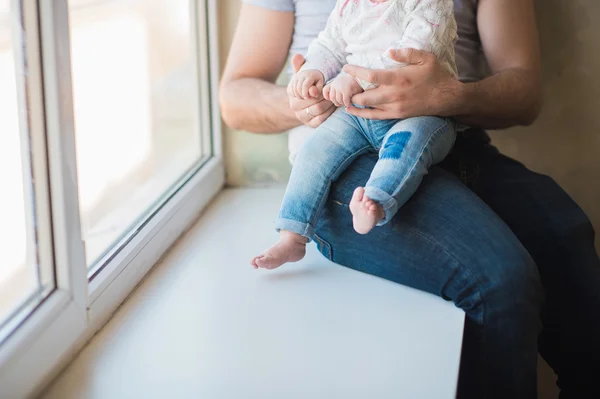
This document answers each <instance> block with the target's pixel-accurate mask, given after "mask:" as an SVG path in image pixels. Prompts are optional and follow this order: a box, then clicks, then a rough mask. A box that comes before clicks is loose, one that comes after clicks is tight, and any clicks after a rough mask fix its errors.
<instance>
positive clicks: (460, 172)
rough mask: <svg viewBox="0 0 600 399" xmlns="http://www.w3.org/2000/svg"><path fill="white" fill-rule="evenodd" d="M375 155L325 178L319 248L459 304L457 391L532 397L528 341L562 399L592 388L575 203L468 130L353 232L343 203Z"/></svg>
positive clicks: (593, 261) (591, 282)
mask: <svg viewBox="0 0 600 399" xmlns="http://www.w3.org/2000/svg"><path fill="white" fill-rule="evenodd" d="M376 162H377V157H376V156H374V155H370V154H367V155H363V156H361V157H359V158H358V159H357V160H356V161H355V162H354V163H353V164H352V165H351V166H350V167H349V168H348V169H347V170H346V171H345V173H344V174H342V175H341V176H340V178H339V179H338V180H337V181H336V182H335V183H334V184H333V185H332V188H331V193H330V195H329V198H328V200H327V202H326V204H325V206H324V209H323V214H322V216H321V218H320V219H319V222H318V223H317V225H316V228H315V231H316V235H315V241H316V243H317V245H318V247H319V250H320V251H321V253H322V254H323V255H324V256H326V257H327V258H329V259H331V260H333V261H334V262H336V263H338V264H341V265H344V266H346V267H349V268H352V269H355V270H358V271H361V272H365V273H369V274H372V275H375V276H379V277H382V278H385V279H388V280H391V281H394V282H397V283H400V284H403V285H407V286H410V287H414V288H417V289H420V290H423V291H427V292H430V293H432V294H435V295H438V296H440V297H442V298H444V299H446V300H451V301H453V302H454V303H455V304H456V306H458V307H460V308H461V309H463V310H464V311H465V313H466V322H465V335H464V340H463V352H462V358H461V371H460V377H459V389H458V397H459V398H502V399H505V398H511V399H519V398H531V399H534V398H536V397H537V396H536V395H537V393H536V390H537V386H536V375H537V373H536V361H537V353H538V350H539V352H540V353H541V355H542V356H543V357H544V358H545V360H546V361H547V362H548V363H549V364H550V366H551V367H552V368H553V369H554V370H555V371H556V372H557V374H558V385H559V387H560V388H561V399H567V398H600V384H598V382H597V379H598V375H600V361H599V360H598V359H600V261H599V258H598V255H597V253H596V250H595V248H594V230H593V228H592V225H591V223H590V221H589V219H588V218H587V216H586V215H585V214H584V213H583V212H582V210H581V209H580V208H579V207H578V206H577V204H575V202H573V200H572V199H571V198H570V197H569V196H568V195H567V194H566V193H565V192H564V191H563V190H562V189H561V188H560V187H559V186H558V185H557V184H556V183H555V182H554V181H553V180H552V179H550V178H549V177H547V176H543V175H540V174H537V173H534V172H532V171H530V170H528V169H527V168H526V167H524V166H523V165H522V164H520V163H518V162H516V161H514V160H512V159H510V158H507V157H505V156H503V155H502V154H500V153H499V152H498V151H497V150H496V149H495V148H494V147H493V146H491V145H490V143H489V139H488V138H487V135H486V134H485V133H484V132H482V131H475V130H471V131H468V132H465V133H459V134H458V138H457V141H456V144H455V146H454V148H453V150H452V152H451V154H450V155H449V156H448V157H447V159H446V160H445V161H444V162H442V163H441V164H439V165H437V166H434V167H432V168H431V170H430V173H429V175H428V176H426V177H425V178H424V180H423V183H422V184H421V186H420V187H419V190H418V191H417V192H416V193H415V195H414V196H413V197H412V198H411V199H410V200H409V201H408V202H407V203H406V204H405V205H404V206H403V207H402V208H401V209H400V210H399V211H398V213H397V215H396V216H395V217H394V218H393V219H392V220H391V222H390V223H388V224H387V225H385V226H382V227H379V228H376V229H374V230H373V231H372V232H371V233H369V234H368V235H366V236H361V235H358V234H356V233H355V232H354V231H353V229H352V220H351V215H350V212H349V210H348V203H349V200H350V198H351V195H352V192H353V190H354V188H355V187H356V186H360V185H362V184H364V182H366V181H367V179H368V177H369V174H370V172H371V170H372V169H373V167H374V166H375V163H376ZM544 299H545V300H544ZM538 345H539V346H538Z"/></svg>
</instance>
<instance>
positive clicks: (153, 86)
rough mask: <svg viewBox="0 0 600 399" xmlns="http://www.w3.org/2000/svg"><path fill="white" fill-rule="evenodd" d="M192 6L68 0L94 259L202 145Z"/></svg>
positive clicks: (81, 167)
mask: <svg viewBox="0 0 600 399" xmlns="http://www.w3.org/2000/svg"><path fill="white" fill-rule="evenodd" d="M190 7H191V5H190V1H189V0H138V1H136V0H115V1H102V0H69V13H70V21H71V45H72V55H71V57H72V64H73V71H72V73H73V91H74V102H75V105H74V107H75V125H76V141H77V159H78V161H77V164H78V175H79V191H80V192H79V200H80V209H81V220H82V234H83V237H84V240H85V244H86V255H87V262H88V265H89V266H90V267H92V266H94V263H95V262H96V261H97V260H98V259H100V258H101V257H102V256H103V255H105V254H106V253H107V251H110V250H111V249H112V248H113V246H114V245H115V243H117V242H118V241H119V240H120V239H121V238H123V237H124V236H125V235H127V234H128V233H129V232H130V231H131V229H132V227H133V226H134V225H135V224H136V223H139V222H140V221H141V220H144V218H145V217H146V216H147V214H148V211H149V210H150V209H152V207H153V206H155V205H156V204H157V203H160V200H161V198H164V195H165V194H166V193H167V191H168V190H169V189H170V188H173V187H174V186H175V185H176V184H177V182H178V180H180V179H181V177H182V176H184V175H185V174H186V172H188V171H189V170H190V169H191V168H192V167H194V166H195V165H197V164H198V163H199V162H200V161H201V159H202V156H203V154H204V152H203V145H202V142H201V134H200V128H199V121H198V119H199V105H198V102H199V94H198V93H199V92H198V86H197V83H196V82H197V79H198V78H197V76H196V72H195V71H196V67H195V65H196V62H195V60H194V57H196V51H195V50H194V43H195V40H194V35H195V32H194V29H193V28H192V23H191V20H192V18H191V12H190ZM204 147H207V146H204Z"/></svg>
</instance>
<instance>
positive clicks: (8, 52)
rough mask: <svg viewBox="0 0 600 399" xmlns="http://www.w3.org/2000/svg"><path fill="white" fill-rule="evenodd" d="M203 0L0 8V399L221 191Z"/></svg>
mask: <svg viewBox="0 0 600 399" xmlns="http://www.w3.org/2000/svg"><path fill="white" fill-rule="evenodd" d="M215 16H216V0H207V1H193V0H110V1H109V0H53V1H45V0H37V1H29V0H27V1H25V0H20V1H19V0H0V179H1V180H0V182H1V184H2V185H3V199H2V201H0V218H1V219H0V220H2V221H3V223H2V225H0V249H1V250H2V252H3V255H4V256H3V262H2V263H1V264H0V396H1V397H24V396H29V395H32V394H35V393H36V389H39V388H40V387H41V386H42V384H43V383H45V382H47V379H48V377H49V376H51V375H52V372H53V370H55V368H56V366H57V365H58V362H59V361H60V360H61V359H62V358H64V357H65V356H66V355H68V354H69V353H70V351H72V350H73V349H74V345H75V344H76V343H77V342H81V341H82V340H85V339H86V338H88V337H91V335H92V334H93V333H94V332H95V330H96V329H98V328H99V327H101V326H102V325H103V324H104V322H105V321H106V318H107V317H109V315H110V314H111V313H112V311H113V310H114V309H115V308H116V307H117V306H118V304H119V303H120V302H121V301H122V300H123V299H124V298H125V297H126V296H127V295H128V293H129V292H130V290H131V289H133V287H135V285H136V284H137V283H138V282H139V280H140V279H141V278H142V277H143V276H144V274H145V273H146V272H147V271H148V270H149V269H150V268H151V267H152V265H153V264H154V263H155V262H156V261H157V260H158V258H159V257H160V256H161V255H162V253H163V252H164V251H165V250H166V249H168V247H169V246H170V245H171V244H172V243H173V242H174V241H175V239H176V238H177V237H178V235H179V234H180V233H182V232H183V231H184V230H185V229H186V228H187V226H189V224H190V223H191V222H192V221H193V220H194V218H195V216H197V215H198V214H199V213H200V211H201V209H202V208H203V207H204V206H205V205H206V204H207V202H208V201H209V200H210V199H211V198H212V197H213V196H214V195H215V194H216V193H217V192H218V190H219V189H220V188H221V186H222V185H223V182H224V171H223V164H222V161H221V156H220V118H219V117H218V112H219V111H218V107H217V102H216V101H214V99H215V98H216V96H215V90H216V76H217V75H218V66H217V64H216V60H217V54H216V52H215V49H216V45H217V38H216V34H215V32H216V27H215V26H214V21H215V20H216V18H215Z"/></svg>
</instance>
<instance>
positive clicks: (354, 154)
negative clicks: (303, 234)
mask: <svg viewBox="0 0 600 399" xmlns="http://www.w3.org/2000/svg"><path fill="white" fill-rule="evenodd" d="M369 148H371V145H370V144H369V145H366V146H364V147H362V148H361V149H360V150H358V151H355V152H353V153H352V154H350V155H348V156H347V157H346V159H344V161H343V162H341V163H340V165H339V166H338V167H337V169H336V170H335V172H334V173H333V176H336V175H337V174H338V172H339V171H340V170H341V169H343V168H342V167H343V166H344V165H346V163H347V162H348V160H349V159H352V158H353V157H356V156H358V155H360V154H362V153H363V152H364V151H365V150H368V149H369ZM346 167H347V165H346ZM332 181H333V180H329V182H328V183H327V195H323V198H321V201H320V202H319V204H318V205H317V209H323V207H324V206H325V203H326V202H327V199H328V198H329V194H330V193H331V183H332ZM320 216H321V215H320V214H319V212H315V216H314V217H313V220H311V221H310V222H309V224H310V225H311V226H315V224H316V222H317V219H318V218H319V217H320Z"/></svg>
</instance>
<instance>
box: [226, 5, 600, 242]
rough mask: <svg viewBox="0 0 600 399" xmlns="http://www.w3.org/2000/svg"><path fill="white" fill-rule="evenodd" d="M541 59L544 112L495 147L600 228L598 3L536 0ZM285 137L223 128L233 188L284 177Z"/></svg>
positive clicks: (230, 9) (229, 29)
mask: <svg viewBox="0 0 600 399" xmlns="http://www.w3.org/2000/svg"><path fill="white" fill-rule="evenodd" d="M219 5H220V18H221V19H220V21H221V23H222V25H221V41H222V43H221V50H222V54H221V59H222V65H224V63H225V59H226V54H227V51H228V49H229V43H230V42H231V39H232V37H233V31H234V28H235V22H236V20H237V15H238V12H239V0H229V1H223V2H220V4H219ZM536 5H537V13H538V24H539V28H540V34H541V40H542V51H543V62H544V75H543V78H544V79H543V80H544V98H545V105H544V109H543V111H542V115H541V117H540V118H539V120H538V121H537V122H536V124H535V125H534V126H532V127H529V128H515V129H510V130H507V131H501V132H494V133H493V134H492V135H493V139H494V142H495V144H496V145H498V147H500V149H501V150H502V151H503V152H504V153H506V154H507V155H510V156H512V157H515V158H517V159H519V160H520V161H522V162H524V163H525V164H526V165H527V166H529V167H530V168H532V169H533V170H535V171H538V172H540V173H545V174H549V175H551V176H552V177H554V178H555V179H556V180H557V181H558V182H559V183H560V184H561V185H562V187H564V189H565V190H566V191H567V192H568V193H569V194H570V195H571V196H572V197H573V198H575V199H576V201H577V202H578V203H579V204H580V206H581V207H582V208H583V209H584V210H585V211H586V212H587V214H588V215H589V216H590V217H591V218H592V220H593V221H594V225H595V226H596V229H597V230H599V229H600V160H599V159H598V156H599V155H600V77H598V71H600V28H599V27H598V25H596V24H595V22H594V21H598V20H599V19H600V2H598V1H597V0H571V1H568V2H566V1H561V0H537V1H536ZM286 140H287V137H286V136H285V135H278V136H260V135H251V134H247V133H243V132H236V131H231V130H228V129H226V130H225V154H226V157H227V159H226V161H227V167H228V173H229V175H228V181H229V183H230V184H231V185H254V184H265V183H270V182H275V181H277V182H285V180H286V178H287V176H288V173H289V165H288V163H287V153H286V145H287V144H286V143H287V141H286ZM597 243H598V244H600V240H597Z"/></svg>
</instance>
